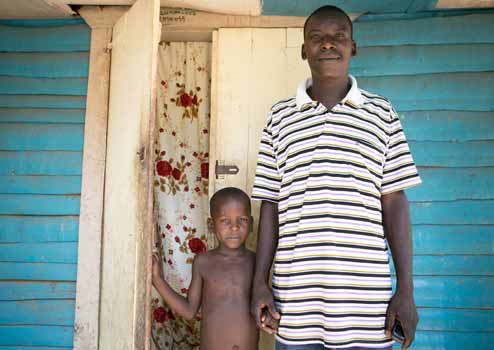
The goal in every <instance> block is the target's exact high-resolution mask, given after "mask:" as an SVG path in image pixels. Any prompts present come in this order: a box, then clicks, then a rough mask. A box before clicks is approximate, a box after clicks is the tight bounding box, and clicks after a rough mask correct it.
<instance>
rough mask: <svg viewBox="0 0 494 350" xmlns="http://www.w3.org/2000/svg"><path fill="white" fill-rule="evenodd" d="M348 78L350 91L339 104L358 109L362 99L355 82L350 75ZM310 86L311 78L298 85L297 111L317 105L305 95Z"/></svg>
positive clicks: (362, 101)
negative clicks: (346, 104) (350, 105)
mask: <svg viewBox="0 0 494 350" xmlns="http://www.w3.org/2000/svg"><path fill="white" fill-rule="evenodd" d="M348 77H349V78H350V83H351V84H352V86H351V87H350V90H349V91H348V93H347V94H346V96H345V97H344V98H343V100H341V102H340V103H345V102H348V103H350V104H352V105H354V106H355V107H358V106H360V105H361V104H363V103H364V98H363V97H362V94H361V93H360V90H359V88H358V86H357V80H356V79H355V78H354V77H353V76H351V75H348ZM311 86H312V78H307V79H305V80H303V81H301V82H300V84H299V85H298V88H297V96H296V101H297V107H298V109H302V108H303V107H305V106H309V105H310V106H315V105H316V104H317V101H314V100H313V99H311V98H310V96H309V95H308V94H307V89H308V88H309V87H311Z"/></svg>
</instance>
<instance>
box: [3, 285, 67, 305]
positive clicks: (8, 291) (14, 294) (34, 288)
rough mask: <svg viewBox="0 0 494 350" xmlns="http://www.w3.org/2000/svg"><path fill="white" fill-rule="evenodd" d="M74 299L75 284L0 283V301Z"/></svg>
mask: <svg viewBox="0 0 494 350" xmlns="http://www.w3.org/2000/svg"><path fill="white" fill-rule="evenodd" d="M34 299H43V300H49V299H75V282H56V283H54V282H44V281H36V282H26V281H6V282H0V301H14V300H34Z"/></svg>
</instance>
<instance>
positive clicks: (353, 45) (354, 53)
mask: <svg viewBox="0 0 494 350" xmlns="http://www.w3.org/2000/svg"><path fill="white" fill-rule="evenodd" d="M356 55H357V43H356V42H355V41H353V40H352V57H353V56H356Z"/></svg>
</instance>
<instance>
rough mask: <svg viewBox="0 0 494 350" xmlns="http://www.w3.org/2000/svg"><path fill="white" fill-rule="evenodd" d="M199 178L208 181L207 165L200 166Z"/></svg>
mask: <svg viewBox="0 0 494 350" xmlns="http://www.w3.org/2000/svg"><path fill="white" fill-rule="evenodd" d="M201 177H202V178H203V179H209V163H202V164H201Z"/></svg>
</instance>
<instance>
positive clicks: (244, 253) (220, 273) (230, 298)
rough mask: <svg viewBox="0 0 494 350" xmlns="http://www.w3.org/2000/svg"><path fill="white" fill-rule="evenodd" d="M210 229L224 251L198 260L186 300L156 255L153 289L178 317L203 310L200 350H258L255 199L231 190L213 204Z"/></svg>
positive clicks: (195, 262) (189, 315)
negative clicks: (250, 244) (250, 240)
mask: <svg viewBox="0 0 494 350" xmlns="http://www.w3.org/2000/svg"><path fill="white" fill-rule="evenodd" d="M210 213H211V217H210V218H209V219H208V227H209V229H210V230H212V231H213V232H214V233H215V235H216V238H217V239H218V241H219V247H218V248H216V249H214V250H211V251H208V252H206V253H203V254H200V255H197V256H196V257H195V259H194V262H193V264H192V281H191V283H190V286H189V291H188V294H187V298H184V297H182V296H181V295H180V294H178V293H176V292H175V291H174V290H173V289H172V288H171V287H170V286H169V285H168V284H167V283H166V281H165V280H164V279H163V271H162V264H161V262H160V259H159V258H158V256H157V255H154V256H153V285H154V286H155V288H156V289H157V290H158V292H159V293H160V295H161V296H162V297H163V299H164V300H165V302H166V303H167V304H168V305H169V306H170V307H171V308H172V309H173V310H174V311H175V312H176V313H178V314H180V315H181V316H183V317H185V318H186V319H192V318H194V317H195V316H196V314H197V312H198V310H199V308H201V314H202V322H201V341H200V343H201V350H222V349H224V350H256V349H257V342H258V337H259V330H258V328H257V326H256V323H255V321H254V319H253V318H252V316H251V315H250V313H249V305H250V290H251V285H252V276H253V273H254V263H255V254H254V253H253V252H251V251H250V250H248V249H247V248H246V247H245V240H246V239H247V236H248V235H249V232H250V231H251V228H252V216H251V208H250V199H249V197H248V196H247V194H245V193H244V192H243V191H242V190H240V189H237V188H233V187H227V188H224V189H222V190H220V191H218V192H216V193H215V194H214V195H213V197H212V198H211V201H210Z"/></svg>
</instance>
